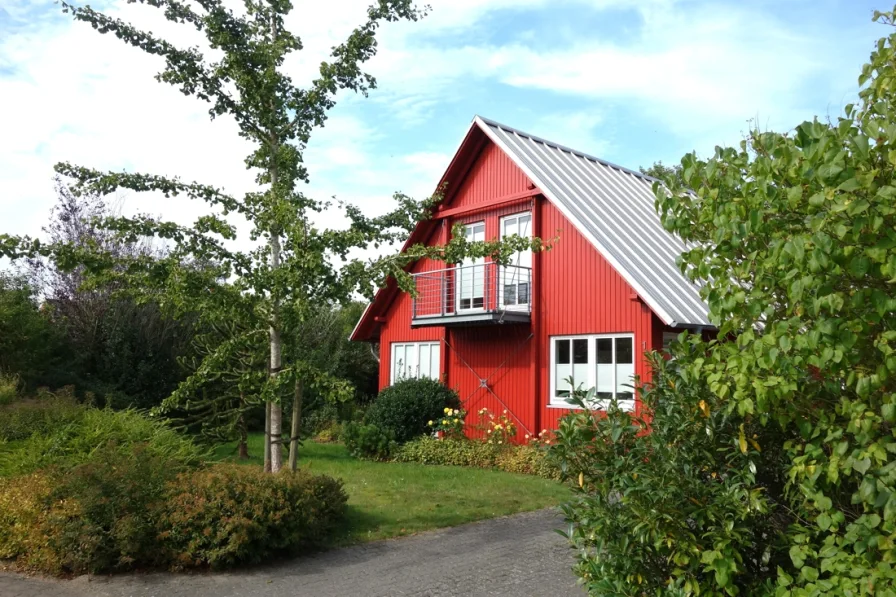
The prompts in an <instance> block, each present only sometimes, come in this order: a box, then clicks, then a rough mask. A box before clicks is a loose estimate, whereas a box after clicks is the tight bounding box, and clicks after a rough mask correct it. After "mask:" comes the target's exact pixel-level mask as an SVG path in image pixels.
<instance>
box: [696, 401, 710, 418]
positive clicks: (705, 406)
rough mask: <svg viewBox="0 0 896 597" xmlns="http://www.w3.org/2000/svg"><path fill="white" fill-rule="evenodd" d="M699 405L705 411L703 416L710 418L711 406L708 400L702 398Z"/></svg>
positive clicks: (701, 410)
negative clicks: (707, 402)
mask: <svg viewBox="0 0 896 597" xmlns="http://www.w3.org/2000/svg"><path fill="white" fill-rule="evenodd" d="M697 406H699V407H700V412H702V413H703V416H704V417H706V418H709V406H708V405H707V404H706V401H705V400H701V401H700V402H698V403H697Z"/></svg>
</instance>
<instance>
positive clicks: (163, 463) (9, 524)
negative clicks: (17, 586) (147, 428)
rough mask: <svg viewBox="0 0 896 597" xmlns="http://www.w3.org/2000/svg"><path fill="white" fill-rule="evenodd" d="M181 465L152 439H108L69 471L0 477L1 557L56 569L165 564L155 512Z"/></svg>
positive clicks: (92, 569)
mask: <svg viewBox="0 0 896 597" xmlns="http://www.w3.org/2000/svg"><path fill="white" fill-rule="evenodd" d="M178 470H183V465H182V463H180V462H178V461H176V460H172V459H170V458H165V457H163V456H161V455H160V454H157V453H153V452H152V451H150V450H148V449H147V446H146V445H139V444H138V445H131V446H130V447H129V448H128V449H127V450H122V449H120V446H116V445H113V444H108V445H106V446H104V447H102V448H100V449H99V450H97V451H96V452H95V453H94V454H93V455H92V456H91V459H90V462H87V463H84V464H81V465H78V466H75V467H74V468H72V469H71V470H68V471H63V470H62V469H60V468H53V469H48V470H45V471H41V472H38V473H33V474H30V475H25V476H21V477H16V478H14V479H7V480H0V557H4V558H11V559H15V560H16V562H17V564H19V565H20V566H22V567H24V568H27V569H34V570H41V571H44V572H50V573H54V574H59V573H62V572H70V573H75V574H80V573H84V572H89V573H95V572H100V571H105V570H116V569H126V568H130V567H132V566H134V565H137V564H139V565H142V566H147V565H149V566H153V565H159V564H161V563H163V562H164V557H163V554H162V553H161V552H160V551H159V549H158V541H157V537H156V536H157V534H158V531H157V529H156V527H155V522H154V516H153V513H152V511H153V509H154V507H155V504H157V503H159V502H160V501H164V500H163V497H164V494H165V485H166V483H167V482H168V481H170V480H173V479H174V476H175V475H176V474H177V471H178Z"/></svg>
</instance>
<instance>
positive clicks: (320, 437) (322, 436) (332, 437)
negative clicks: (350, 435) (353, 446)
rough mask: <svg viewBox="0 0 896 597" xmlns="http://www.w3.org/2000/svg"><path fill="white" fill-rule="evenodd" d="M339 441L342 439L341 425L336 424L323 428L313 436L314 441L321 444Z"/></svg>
mask: <svg viewBox="0 0 896 597" xmlns="http://www.w3.org/2000/svg"><path fill="white" fill-rule="evenodd" d="M340 439H342V424H341V423H336V422H333V423H331V424H330V425H328V426H327V427H324V428H323V429H321V430H320V431H318V432H317V434H316V435H315V436H314V441H316V442H318V443H321V444H328V443H332V442H338V441H339V440H340Z"/></svg>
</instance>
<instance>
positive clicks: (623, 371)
mask: <svg viewBox="0 0 896 597" xmlns="http://www.w3.org/2000/svg"><path fill="white" fill-rule="evenodd" d="M634 377H635V366H634V365H632V364H630V363H621V364H618V365H616V397H617V398H619V399H620V400H631V399H632V384H633V381H634Z"/></svg>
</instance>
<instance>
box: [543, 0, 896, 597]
mask: <svg viewBox="0 0 896 597" xmlns="http://www.w3.org/2000/svg"><path fill="white" fill-rule="evenodd" d="M894 12H896V9H894ZM894 12H889V13H876V14H875V20H877V21H881V22H883V23H885V24H887V25H889V26H893V25H894V24H896V20H894V19H896V15H894ZM894 80H896V33H891V34H890V35H888V36H887V37H885V38H883V39H881V40H879V42H878V43H877V45H876V47H875V49H874V51H873V53H872V54H871V58H870V62H869V63H868V64H866V65H864V66H863V68H862V71H861V75H860V77H859V85H860V88H861V91H860V92H859V102H858V103H857V104H856V105H848V106H846V108H845V111H844V114H843V116H842V117H841V118H839V119H838V120H837V121H836V122H828V123H824V122H819V121H818V120H813V121H811V122H804V123H802V124H800V125H799V126H797V127H796V128H795V130H793V131H792V132H790V133H776V132H761V131H756V130H754V131H752V132H751V133H750V135H749V136H748V137H747V138H746V139H745V140H744V141H743V142H742V143H741V144H740V147H738V148H731V147H719V148H717V149H716V151H715V154H714V155H713V156H712V157H711V158H709V159H706V160H701V159H698V158H697V156H695V155H694V154H690V155H687V156H685V157H684V158H683V160H682V171H681V178H682V180H681V181H677V180H675V179H674V178H672V179H668V184H669V186H668V187H666V186H664V185H662V184H660V183H657V184H655V186H654V189H655V192H656V198H657V203H656V204H657V208H658V210H659V212H660V214H661V217H662V220H663V223H664V225H665V227H666V228H667V229H669V230H671V231H673V232H675V233H676V234H678V235H679V236H680V237H681V238H682V239H683V240H684V241H686V242H687V243H688V246H689V247H692V248H690V249H689V250H688V251H687V252H685V253H684V254H683V255H682V256H681V258H680V267H681V270H682V272H683V273H684V274H685V275H687V276H689V277H690V278H691V279H692V280H694V281H695V282H697V283H699V284H700V285H701V294H702V296H703V298H704V299H705V301H706V302H707V304H708V306H709V308H710V317H711V320H712V321H713V322H714V323H715V324H716V325H718V328H719V333H718V337H717V339H715V340H712V341H709V342H703V341H701V339H700V338H698V337H688V336H683V337H682V340H683V342H681V343H679V344H678V345H677V346H674V347H673V352H674V355H675V360H674V361H673V362H671V363H668V364H667V363H666V362H665V361H662V360H659V359H658V358H657V359H656V360H655V375H654V382H653V383H652V384H651V385H649V386H647V387H644V388H642V389H641V392H642V396H643V397H644V399H645V404H646V405H647V406H648V407H649V408H650V409H652V412H650V413H649V415H652V416H648V417H647V419H648V420H638V419H637V418H636V417H634V416H633V415H630V414H628V413H619V412H610V413H609V414H608V416H607V417H597V416H591V415H590V414H587V413H582V414H580V415H574V417H575V418H570V419H567V421H566V424H565V426H564V428H562V429H561V432H562V433H560V434H558V435H560V437H558V442H559V443H561V444H563V445H564V447H563V449H562V450H563V451H564V454H563V456H564V461H565V470H567V473H568V478H569V479H570V480H572V481H573V482H574V483H575V486H577V487H578V488H579V490H578V492H579V498H578V499H577V500H575V501H574V502H573V503H572V504H571V506H570V510H569V515H570V519H571V520H572V521H573V532H572V536H573V539H574V542H575V543H576V545H578V546H579V547H580V548H582V549H581V551H580V554H581V564H582V566H581V568H580V572H581V573H582V574H583V575H587V576H586V579H587V581H588V584H589V588H590V589H591V591H592V594H595V595H610V594H612V595H616V594H631V595H636V594H637V595H642V594H660V593H666V592H668V594H680V595H697V594H700V595H723V594H727V595H735V594H766V595H767V594H775V595H779V596H782V597H785V596H809V595H822V594H830V595H894V594H896V572H894V569H893V565H892V563H893V560H894V557H896V544H894V538H896V462H894V456H893V455H894V454H896V293H894V284H896V126H894V124H893V123H894V122H896V87H894V85H893V82H894ZM648 429H649V430H650V434H649V435H646V434H645V431H647V430H648Z"/></svg>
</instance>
